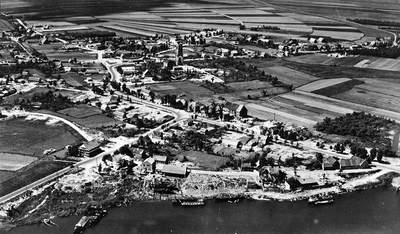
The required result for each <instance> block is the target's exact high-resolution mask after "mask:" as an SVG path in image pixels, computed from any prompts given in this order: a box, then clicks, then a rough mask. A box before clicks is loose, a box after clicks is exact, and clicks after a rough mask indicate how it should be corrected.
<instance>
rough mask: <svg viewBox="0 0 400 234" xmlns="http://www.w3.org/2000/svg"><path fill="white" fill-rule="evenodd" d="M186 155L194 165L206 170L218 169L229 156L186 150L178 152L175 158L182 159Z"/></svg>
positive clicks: (224, 163)
mask: <svg viewBox="0 0 400 234" xmlns="http://www.w3.org/2000/svg"><path fill="white" fill-rule="evenodd" d="M183 157H186V158H187V159H188V160H189V161H192V162H193V163H194V164H195V165H196V166H199V167H201V168H204V169H208V170H218V169H219V168H220V167H222V166H225V165H226V163H227V162H228V161H229V158H226V157H220V156H215V155H211V154H206V153H202V152H198V151H187V152H183V153H181V154H179V155H178V156H177V157H176V158H177V159H178V160H182V159H183Z"/></svg>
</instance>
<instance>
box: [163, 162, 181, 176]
mask: <svg viewBox="0 0 400 234" xmlns="http://www.w3.org/2000/svg"><path fill="white" fill-rule="evenodd" d="M186 171H187V167H186V166H176V165H171V164H166V165H164V167H163V168H162V172H163V173H168V174H175V175H183V176H185V175H186Z"/></svg>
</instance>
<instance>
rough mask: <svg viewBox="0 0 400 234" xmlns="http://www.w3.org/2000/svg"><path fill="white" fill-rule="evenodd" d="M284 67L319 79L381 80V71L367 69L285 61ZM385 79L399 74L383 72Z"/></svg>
mask: <svg viewBox="0 0 400 234" xmlns="http://www.w3.org/2000/svg"><path fill="white" fill-rule="evenodd" d="M284 66H286V67H288V68H291V69H293V70H297V71H300V72H304V73H306V74H309V75H313V76H316V77H320V78H323V79H328V78H342V77H346V78H382V71H381V70H377V69H369V68H357V67H332V66H328V65H320V64H307V63H299V62H293V61H289V60H286V61H285V63H284ZM384 74H385V78H398V77H399V72H395V71H384Z"/></svg>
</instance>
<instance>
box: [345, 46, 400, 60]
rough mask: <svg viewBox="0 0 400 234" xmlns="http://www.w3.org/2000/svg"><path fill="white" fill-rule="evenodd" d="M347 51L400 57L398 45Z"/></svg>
mask: <svg viewBox="0 0 400 234" xmlns="http://www.w3.org/2000/svg"><path fill="white" fill-rule="evenodd" d="M346 52H347V53H348V54H350V55H365V56H374V57H383V58H393V59H397V58H398V57H400V48H397V47H386V48H382V47H379V48H376V49H374V50H372V49H368V48H363V49H356V50H347V51H346Z"/></svg>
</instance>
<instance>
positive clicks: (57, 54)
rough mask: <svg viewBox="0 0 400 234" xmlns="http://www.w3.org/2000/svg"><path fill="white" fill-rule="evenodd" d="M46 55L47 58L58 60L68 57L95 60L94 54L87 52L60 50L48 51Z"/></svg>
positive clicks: (79, 59)
mask: <svg viewBox="0 0 400 234" xmlns="http://www.w3.org/2000/svg"><path fill="white" fill-rule="evenodd" d="M46 56H47V58H48V59H49V60H60V61H68V60H70V59H73V58H76V59H77V60H78V61H82V60H95V59H96V57H97V55H96V54H88V53H86V52H79V51H73V52H60V51H48V52H47V53H46Z"/></svg>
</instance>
